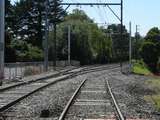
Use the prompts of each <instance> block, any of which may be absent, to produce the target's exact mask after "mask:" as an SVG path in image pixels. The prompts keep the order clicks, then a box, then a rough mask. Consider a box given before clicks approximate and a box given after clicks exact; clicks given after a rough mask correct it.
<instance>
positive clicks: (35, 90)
mask: <svg viewBox="0 0 160 120" xmlns="http://www.w3.org/2000/svg"><path fill="white" fill-rule="evenodd" d="M106 67H107V66H106ZM106 67H105V68H106ZM109 69H113V68H109ZM109 69H108V70H109ZM86 71H88V70H86ZM91 72H94V71H91ZM77 73H79V74H77ZM86 73H88V72H84V73H83V71H82V73H81V72H80V71H78V72H77V71H76V72H73V73H68V74H67V75H63V76H58V77H57V78H55V80H53V81H52V82H49V83H47V84H45V85H43V86H40V87H38V88H36V89H34V90H33V91H31V92H29V93H26V94H24V95H22V96H21V97H18V98H17V99H16V100H13V101H11V102H9V103H7V104H6V105H4V106H3V107H1V108H0V113H2V112H4V111H6V110H8V109H9V108H10V107H12V106H14V105H15V104H17V103H18V102H20V101H21V100H23V99H25V98H27V97H28V96H30V95H32V94H34V93H35V92H38V91H40V90H42V89H44V88H46V87H48V86H50V85H53V84H56V83H57V82H60V81H63V80H66V79H69V78H73V77H75V76H78V75H82V74H86ZM48 79H49V78H48Z"/></svg>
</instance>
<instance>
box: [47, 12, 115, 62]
mask: <svg viewBox="0 0 160 120" xmlns="http://www.w3.org/2000/svg"><path fill="white" fill-rule="evenodd" d="M68 25H70V26H71V59H74V60H79V61H80V62H81V64H91V63H94V62H97V63H106V62H108V59H110V58H111V57H112V49H111V46H112V41H111V39H110V38H109V37H108V36H107V35H106V34H105V33H104V32H103V30H102V29H100V28H99V27H98V26H97V25H96V24H95V23H93V21H92V20H91V19H90V18H89V17H88V16H87V15H86V14H85V13H84V12H83V11H81V10H74V11H73V13H71V14H69V15H68V16H66V17H65V22H63V23H61V24H60V25H58V26H57V28H58V29H57V43H58V45H57V51H58V58H59V59H67V49H68V48H67V47H68V46H67V40H68V37H67V36H68ZM49 38H50V45H51V46H53V38H54V36H53V31H52V32H50V37H49ZM51 46H50V47H51Z"/></svg>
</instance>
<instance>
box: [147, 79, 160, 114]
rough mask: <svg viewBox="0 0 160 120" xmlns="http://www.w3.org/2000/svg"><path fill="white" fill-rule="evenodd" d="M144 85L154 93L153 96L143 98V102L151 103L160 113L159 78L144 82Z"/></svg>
mask: <svg viewBox="0 0 160 120" xmlns="http://www.w3.org/2000/svg"><path fill="white" fill-rule="evenodd" d="M146 84H147V85H149V87H151V89H153V90H154V91H155V94H153V95H147V96H145V97H144V98H145V100H147V101H150V102H152V103H153V104H154V105H155V106H156V108H157V110H158V111H160V77H157V78H156V79H152V80H148V81H146Z"/></svg>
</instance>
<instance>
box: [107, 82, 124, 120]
mask: <svg viewBox="0 0 160 120" xmlns="http://www.w3.org/2000/svg"><path fill="white" fill-rule="evenodd" d="M106 81H107V87H108V90H109V93H110V95H111V97H112V100H113V104H114V106H115V108H116V111H117V113H118V117H119V119H120V120H125V117H124V116H123V114H122V112H121V110H120V108H119V106H118V103H117V101H116V99H115V96H114V95H113V92H112V89H111V87H110V84H109V81H108V80H106Z"/></svg>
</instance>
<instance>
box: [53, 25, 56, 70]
mask: <svg viewBox="0 0 160 120" xmlns="http://www.w3.org/2000/svg"><path fill="white" fill-rule="evenodd" d="M53 26H54V62H53V64H54V70H56V61H57V25H56V23H54V25H53Z"/></svg>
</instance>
